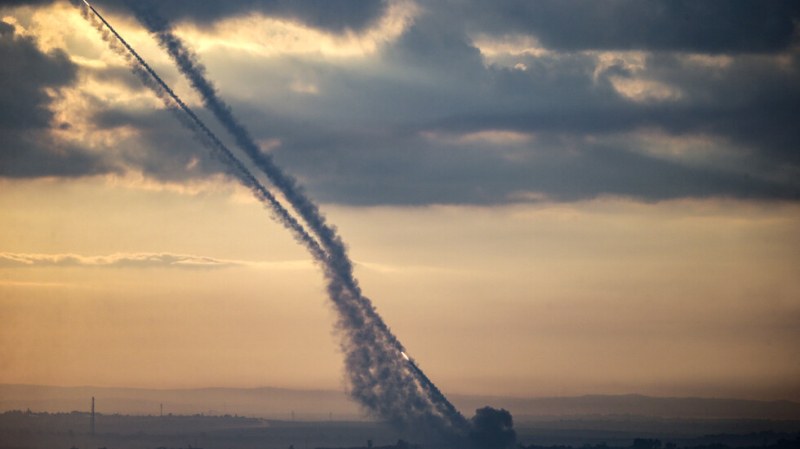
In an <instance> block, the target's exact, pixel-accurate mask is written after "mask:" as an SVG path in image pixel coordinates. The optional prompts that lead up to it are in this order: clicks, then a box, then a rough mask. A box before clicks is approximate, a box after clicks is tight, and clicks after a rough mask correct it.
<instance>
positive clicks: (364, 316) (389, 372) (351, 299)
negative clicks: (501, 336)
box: [83, 2, 465, 434]
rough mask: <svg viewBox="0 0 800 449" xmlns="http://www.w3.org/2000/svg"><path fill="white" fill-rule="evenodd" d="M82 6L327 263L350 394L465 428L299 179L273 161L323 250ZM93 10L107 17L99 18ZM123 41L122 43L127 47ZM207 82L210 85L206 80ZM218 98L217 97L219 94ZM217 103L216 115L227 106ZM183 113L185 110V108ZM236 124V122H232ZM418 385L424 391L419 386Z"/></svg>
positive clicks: (437, 424)
mask: <svg viewBox="0 0 800 449" xmlns="http://www.w3.org/2000/svg"><path fill="white" fill-rule="evenodd" d="M84 3H85V2H84ZM87 8H88V9H87ZM83 10H84V16H85V17H87V18H89V19H90V20H92V21H93V22H95V25H96V27H97V28H98V29H99V30H100V31H101V32H102V34H103V37H104V39H105V40H106V41H107V42H109V44H110V45H111V46H112V48H114V49H115V50H117V51H118V52H121V53H122V54H123V55H124V56H125V57H126V59H127V60H128V61H129V63H131V64H132V67H133V69H134V73H136V74H137V75H138V76H139V77H140V78H141V79H142V81H143V82H144V83H145V85H147V86H148V87H150V88H151V89H152V90H153V91H154V92H155V93H156V94H157V95H158V96H159V97H160V98H161V99H162V100H163V101H164V103H165V105H167V107H168V108H169V109H170V110H172V111H173V112H178V116H179V118H180V119H181V121H182V123H183V124H184V125H185V126H187V127H188V128H189V129H190V130H192V131H194V132H195V134H196V135H198V136H199V137H200V140H201V141H202V142H203V143H204V144H206V145H207V146H209V147H210V148H211V149H212V151H213V152H214V154H215V155H216V156H217V157H220V158H221V159H222V160H223V162H225V163H226V164H228V166H229V168H230V169H231V171H232V172H233V174H234V175H236V176H237V177H238V178H239V179H240V180H241V181H242V182H243V183H244V184H245V185H246V186H248V187H249V188H250V189H251V190H252V191H253V193H254V194H255V195H256V196H257V197H258V198H259V199H260V200H262V202H265V204H267V205H268V206H269V207H270V208H271V209H272V210H273V213H274V214H275V215H276V216H277V218H278V219H279V221H281V222H282V223H283V224H284V225H285V226H286V227H288V228H289V229H290V230H291V231H292V232H293V234H294V235H295V237H296V238H297V239H298V240H299V241H300V242H301V243H303V244H304V246H306V247H307V248H308V249H309V250H310V252H311V253H312V256H314V258H315V260H317V261H318V262H320V263H321V264H322V265H323V268H324V271H325V276H326V278H328V280H329V284H328V293H329V296H330V297H331V299H332V300H333V301H334V303H335V305H336V307H337V309H338V310H339V312H340V328H341V329H342V330H343V331H344V332H345V333H346V337H347V339H346V340H347V343H349V344H347V343H345V342H343V345H342V346H343V350H344V352H345V353H346V355H347V357H346V364H347V366H348V373H349V374H350V375H351V382H352V386H353V391H352V392H351V394H352V395H353V396H354V397H356V398H357V399H358V400H359V401H361V402H362V404H364V405H365V406H366V407H367V408H368V409H370V410H372V411H373V412H375V413H376V414H378V415H379V416H381V417H383V418H386V419H389V420H392V421H394V422H396V423H399V424H406V425H409V424H416V425H419V424H423V425H428V426H430V427H433V428H435V429H438V430H439V431H442V432H445V433H448V434H453V433H463V430H464V428H465V420H464V418H463V417H462V416H461V415H460V413H458V411H457V410H455V408H454V407H453V406H452V405H451V404H450V403H449V402H448V401H447V400H446V399H445V398H444V396H443V395H442V394H441V393H440V392H439V390H438V389H437V388H436V387H435V386H434V385H433V384H432V383H431V382H430V380H429V379H428V378H427V377H426V376H425V375H424V374H423V373H422V372H421V371H420V370H419V368H417V367H416V365H413V363H412V364H410V366H409V363H404V362H403V361H402V360H401V359H400V357H398V354H399V353H400V352H402V351H403V349H404V348H403V347H402V345H401V344H400V343H399V341H397V339H396V338H395V337H394V335H393V334H392V333H391V332H390V331H389V330H388V327H387V326H386V325H385V323H383V321H382V320H381V319H380V317H379V316H378V315H377V313H376V312H375V310H374V308H373V307H372V305H371V303H370V302H369V300H368V299H367V298H364V297H363V296H362V295H361V292H360V290H359V288H358V284H357V282H356V281H355V279H354V278H353V276H352V264H351V263H350V261H349V259H348V258H347V256H346V253H345V251H344V245H343V244H342V243H341V240H340V239H339V237H338V236H337V235H336V233H335V231H334V230H333V228H332V227H330V226H328V225H327V224H326V223H325V221H324V218H323V217H322V216H321V214H320V213H319V211H318V209H317V207H316V205H314V204H313V203H312V202H311V201H310V200H308V198H307V197H305V196H304V194H303V193H302V191H301V190H300V189H299V187H298V186H297V184H296V182H295V181H294V180H293V178H291V177H288V176H286V175H285V174H283V173H282V172H281V171H280V170H279V169H278V168H277V167H275V166H274V164H272V165H271V168H272V170H274V171H276V173H277V176H270V178H271V179H272V178H277V182H276V185H278V186H279V187H282V188H281V191H282V192H283V193H284V195H285V196H286V197H287V198H289V199H290V200H291V199H292V198H293V199H294V201H290V203H292V204H293V206H294V208H295V210H296V211H298V212H299V213H301V215H302V216H303V218H304V219H305V220H306V221H307V223H309V226H310V228H311V229H312V231H313V232H314V233H315V234H317V235H318V238H319V239H320V241H321V242H322V244H323V246H324V247H325V248H324V250H322V249H321V248H320V247H319V245H318V244H317V242H316V241H315V240H314V239H313V238H312V237H310V236H309V235H308V234H307V233H306V232H305V230H304V229H303V228H302V226H301V225H299V223H297V222H296V221H295V220H294V218H293V217H292V216H291V215H290V214H288V212H287V211H286V210H285V209H284V208H283V207H282V206H281V205H280V203H279V202H277V201H276V200H275V198H274V197H273V196H272V195H271V194H270V193H269V191H267V190H266V189H265V188H264V187H263V186H261V185H260V183H259V182H258V181H257V179H255V178H254V177H253V176H252V174H250V173H249V171H247V169H246V168H245V167H244V166H243V164H242V163H241V162H240V161H239V160H238V159H236V157H235V156H233V154H232V153H231V152H230V150H228V149H227V147H225V145H224V144H222V143H221V142H220V140H219V139H218V138H217V137H216V136H215V135H214V134H213V133H212V132H211V131H210V130H209V129H208V127H207V126H206V125H205V124H204V123H203V122H202V121H200V119H199V118H198V117H197V115H195V114H194V112H193V111H191V109H189V108H188V106H186V104H185V103H183V102H182V101H181V100H180V98H178V97H177V96H176V95H175V93H174V92H173V91H172V90H171V89H170V88H169V87H168V86H167V85H166V83H164V81H163V80H162V79H161V78H160V77H159V76H158V75H157V74H156V73H155V71H153V69H152V68H151V67H150V66H149V65H148V64H147V63H146V62H145V61H144V60H143V59H142V58H141V57H140V56H139V55H138V53H136V51H135V50H134V49H133V48H131V47H130V45H128V44H127V42H126V41H125V40H124V39H123V38H122V37H121V36H120V35H119V34H118V33H117V32H116V31H115V30H114V28H113V27H111V25H110V24H109V23H108V22H107V21H106V20H105V19H104V18H103V17H102V16H101V15H100V14H99V13H98V12H97V10H96V9H94V8H93V7H92V6H91V5H89V4H88V3H86V7H84V8H83ZM88 10H91V12H92V13H94V15H91V14H89V13H88ZM95 16H96V18H97V19H99V20H100V22H102V23H99V22H97V21H96V20H95ZM104 26H105V27H104ZM109 32H110V33H109ZM112 35H113V36H112ZM119 44H121V45H122V47H124V48H121V47H120V46H119ZM206 85H208V86H210V84H209V83H207V82H206ZM214 98H216V96H215V95H214ZM216 104H217V105H218V106H222V108H223V109H224V110H226V111H227V116H228V117H229V121H230V122H231V123H233V124H236V123H237V122H235V120H234V119H233V117H232V115H231V114H230V111H229V109H228V108H227V106H226V105H224V103H221V102H219V101H217V102H216ZM218 109H219V110H218V111H217V113H220V111H222V110H223V109H220V108H218ZM181 112H182V114H180V113H181ZM223 123H225V122H223ZM237 126H238V125H237ZM238 129H240V130H242V132H244V133H245V134H244V135H243V136H242V135H239V136H237V137H238V138H237V142H238V143H240V146H241V145H242V143H241V141H245V142H247V141H249V142H250V145H251V148H250V150H251V151H248V154H249V155H250V156H251V157H252V158H253V159H254V160H256V162H257V163H259V166H260V168H262V170H264V171H265V172H267V174H270V173H269V172H268V170H267V169H269V168H270V164H271V160H269V159H264V158H261V159H258V155H260V153H259V152H258V151H257V150H258V149H257V147H256V145H255V144H254V143H253V142H252V139H250V138H249V135H247V134H246V131H244V128H241V127H240V126H239V128H238ZM235 130H236V128H234V131H235ZM253 150H255V151H256V153H255V154H251V152H252V151H253ZM265 161H266V162H265ZM272 175H274V173H272ZM392 349H393V350H392ZM414 380H416V383H415V382H414ZM417 383H418V384H419V386H420V388H421V389H422V392H421V391H420V390H419V389H418V388H417ZM423 393H424V394H423Z"/></svg>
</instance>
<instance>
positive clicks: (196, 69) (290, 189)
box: [129, 2, 466, 430]
mask: <svg viewBox="0 0 800 449" xmlns="http://www.w3.org/2000/svg"><path fill="white" fill-rule="evenodd" d="M129 3H130V6H131V7H132V9H133V10H134V11H135V13H136V15H137V18H138V19H139V20H140V22H142V23H143V24H145V26H146V27H147V28H148V29H149V30H150V31H151V32H152V33H153V34H154V35H155V36H156V38H157V39H158V41H159V43H160V44H161V46H162V47H163V48H164V49H165V50H167V52H168V53H169V54H170V56H171V57H172V59H173V60H174V61H175V63H176V65H177V66H178V68H179V70H180V71H181V72H182V73H183V74H184V75H185V76H186V77H187V78H188V79H189V81H190V83H191V84H192V86H193V87H194V88H195V90H196V91H198V92H199V93H200V94H201V96H202V98H203V102H204V105H205V106H206V107H207V108H208V109H209V110H210V111H211V112H212V113H213V114H214V115H215V117H217V119H218V120H219V121H220V122H221V123H222V124H223V125H224V126H225V128H226V129H227V130H228V132H229V133H230V134H231V135H232V136H233V137H234V139H235V141H236V143H237V145H238V146H239V147H240V148H241V149H242V150H243V151H244V152H245V153H246V154H247V155H248V156H249V157H250V158H251V160H252V161H253V162H254V163H255V164H256V165H257V166H258V167H259V168H260V169H261V170H262V171H263V172H264V173H265V174H266V175H267V176H268V178H269V179H270V180H271V181H272V182H273V184H274V185H275V186H276V187H277V188H278V189H279V190H280V191H281V192H282V193H283V194H284V197H285V198H286V199H287V200H288V201H289V202H290V204H291V205H292V207H293V208H294V209H295V211H297V212H298V213H299V215H300V216H301V217H302V218H303V220H304V221H305V222H306V224H307V225H308V226H309V228H310V230H311V231H312V232H313V233H314V234H315V235H316V236H317V238H318V239H319V241H320V243H321V244H322V246H323V247H324V248H325V250H326V251H327V253H328V255H329V261H330V262H331V268H332V269H333V270H335V271H336V273H337V274H338V277H339V279H340V280H341V281H343V282H344V283H345V286H346V288H347V290H349V292H350V294H351V298H350V299H352V300H355V301H357V302H358V303H359V305H360V307H361V309H362V310H361V311H360V312H359V314H360V315H362V317H361V318H362V319H363V318H367V319H368V321H369V323H368V325H369V327H372V326H374V327H377V328H378V331H379V333H380V334H381V340H383V344H380V345H378V346H377V347H381V346H383V347H384V348H387V347H388V348H393V349H394V351H389V353H390V355H391V357H390V360H384V358H383V357H379V356H378V354H376V353H375V352H376V351H372V354H370V356H369V357H367V356H366V355H364V354H363V352H364V349H363V348H364V343H361V344H360V345H359V343H358V342H354V344H355V345H356V347H359V346H360V347H361V348H362V349H360V350H357V349H354V348H346V347H345V348H343V349H345V353H346V354H347V355H348V356H347V359H346V360H347V365H348V368H349V370H348V371H349V372H350V373H351V381H352V383H353V387H354V391H353V392H352V394H353V396H355V397H356V398H357V399H359V400H360V401H361V402H362V403H364V404H366V405H367V407H369V408H370V409H372V410H378V411H379V413H378V414H379V415H381V416H382V417H384V418H390V419H391V418H393V417H394V416H393V415H395V412H391V413H387V412H386V411H382V409H381V407H382V404H381V403H382V402H384V401H381V398H380V396H381V395H376V394H374V392H375V390H380V389H381V387H382V386H385V385H392V384H393V383H395V382H390V381H389V380H388V379H385V378H381V379H380V381H376V380H375V379H372V378H370V377H367V378H364V377H363V376H361V375H360V374H359V373H363V372H365V371H366V372H370V371H369V367H370V366H372V365H375V364H378V365H379V366H381V364H383V365H385V364H386V363H390V364H391V362H396V360H397V358H396V355H397V353H398V352H400V353H402V352H403V351H404V348H403V346H402V344H400V342H399V341H398V340H397V339H396V337H395V336H394V335H393V334H392V333H391V331H390V330H389V328H388V326H386V324H385V323H384V322H383V320H382V319H381V318H380V316H379V315H378V314H377V313H376V312H375V310H374V307H373V306H372V304H371V302H370V301H369V299H367V298H366V297H364V296H363V295H362V294H361V291H360V289H359V286H358V282H357V281H356V279H355V278H354V276H353V272H352V263H351V262H350V259H349V257H348V256H347V253H346V249H345V246H344V243H343V242H342V240H341V238H340V237H339V236H338V235H337V233H336V230H335V228H333V227H332V226H330V225H328V224H327V223H326V220H325V218H324V216H323V215H322V214H321V213H320V211H319V208H318V207H317V205H316V204H314V203H313V202H312V201H311V200H310V199H309V198H308V197H307V196H306V195H305V194H304V192H303V190H302V188H301V187H300V186H299V185H298V184H297V182H296V181H295V180H294V178H292V177H291V176H290V175H288V174H286V173H285V172H283V171H282V170H281V169H280V168H279V167H277V166H276V165H275V163H274V162H273V160H272V158H271V157H270V156H269V155H268V154H264V153H262V152H261V151H260V150H259V148H258V145H257V144H256V143H255V141H254V139H253V138H252V137H251V136H250V134H249V132H248V131H247V129H246V128H245V127H244V126H243V125H241V123H240V122H239V121H238V120H237V119H236V118H235V117H234V115H233V112H232V111H231V108H230V107H229V106H228V105H227V104H226V103H225V102H224V101H223V100H221V99H220V98H219V96H218V95H217V92H216V89H215V87H214V86H213V84H212V83H211V82H210V81H209V80H208V79H207V78H206V76H205V68H204V67H203V66H202V64H200V63H199V62H198V61H197V57H196V56H195V54H194V53H193V52H192V51H191V50H190V49H188V48H187V47H186V46H185V45H184V44H183V42H182V41H181V39H180V38H178V37H177V36H175V35H174V34H173V33H172V32H171V30H170V26H169V23H168V22H167V21H165V20H164V19H162V18H161V17H159V16H158V15H157V14H156V13H155V12H154V11H153V10H152V9H150V8H147V7H145V6H143V5H142V4H141V3H140V2H135V3H134V2H129ZM329 294H331V296H332V297H334V296H336V295H337V294H341V293H338V292H330V291H329ZM344 324H347V323H344ZM373 338H374V336H373ZM365 343H366V344H367V345H368V346H369V347H375V344H376V342H375V341H374V340H372V342H365ZM370 343H371V344H370ZM384 345H388V346H384ZM384 352H386V351H384ZM411 367H412V368H413V369H411V370H410V371H411V375H412V376H413V377H415V378H416V382H417V383H418V384H419V386H420V388H422V389H423V391H424V393H425V396H427V398H426V399H427V401H429V402H430V403H431V405H432V406H433V407H434V408H435V409H436V413H437V414H440V415H443V417H444V418H446V421H447V422H446V424H445V425H446V426H447V427H450V428H452V429H451V430H461V429H463V428H465V427H466V420H465V419H464V418H463V416H462V415H461V414H460V413H459V412H458V410H456V409H455V407H453V405H452V404H451V403H450V402H449V401H448V400H447V399H446V398H445V397H444V395H443V394H442V393H441V392H440V391H439V389H438V388H437V387H436V386H435V385H434V384H433V383H432V382H431V381H430V379H429V378H428V377H427V376H425V374H424V373H423V372H422V371H421V370H420V369H419V368H418V367H417V366H416V365H414V364H413V363H412V364H411ZM402 368H405V369H402V370H399V371H398V370H396V369H395V370H394V371H393V372H395V373H397V372H407V371H408V369H407V368H408V367H405V366H404V367H402ZM391 380H396V381H399V382H401V383H400V384H399V385H397V386H396V387H395V388H397V387H399V389H400V390H405V389H407V388H404V386H405V387H407V386H408V383H409V382H408V381H407V380H405V379H391ZM382 393H383V395H382V396H388V395H391V394H392V393H394V392H392V391H384V392H382ZM405 394H406V395H409V394H410V393H409V392H406V393H405ZM411 396H414V395H413V394H412V395H411ZM384 399H386V398H385V397H384ZM415 399H417V398H411V397H409V399H408V400H406V401H401V403H402V402H412V403H413V402H415ZM393 402H394V401H393Z"/></svg>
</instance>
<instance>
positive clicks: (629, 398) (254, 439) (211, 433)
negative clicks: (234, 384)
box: [0, 385, 800, 449]
mask: <svg viewBox="0 0 800 449" xmlns="http://www.w3.org/2000/svg"><path fill="white" fill-rule="evenodd" d="M91 397H95V399H96V413H97V415H96V423H95V426H96V427H95V435H94V436H92V435H91V414H90V412H89V410H90V407H91ZM0 398H2V400H0V410H3V411H4V413H3V414H2V415H0V447H2V448H8V449H23V448H28V449H39V448H42V449H44V448H51V447H70V446H74V447H78V448H95V447H108V448H112V447H113V448H123V449H124V448H130V449H139V448H141V449H149V448H153V449H155V448H157V447H174V448H178V447H183V448H188V447H194V448H223V447H228V448H242V449H247V448H284V449H285V448H288V447H289V446H290V445H293V446H294V447H295V448H297V449H300V448H305V447H308V448H316V447H366V445H367V441H368V440H371V441H372V442H373V444H374V445H375V446H386V445H395V444H396V443H397V442H398V441H399V440H403V441H406V442H408V443H411V444H420V445H422V446H423V447H436V444H435V443H431V442H429V441H426V435H424V434H418V433H416V432H414V431H413V430H407V431H402V430H398V429H396V428H393V427H392V426H390V425H388V424H383V423H380V422H378V421H375V420H374V419H370V418H368V417H366V415H364V414H362V413H360V412H359V409H358V407H357V406H356V404H354V403H353V402H352V401H351V400H349V399H348V398H347V397H346V395H345V394H344V393H342V392H334V391H303V390H289V389H278V388H257V389H236V388H207V389H187V390H149V389H124V388H95V387H74V388H64V387H44V386H33V385H0ZM451 398H452V400H453V402H454V403H455V404H456V405H457V406H458V407H459V408H460V409H461V410H463V411H464V412H465V414H469V411H470V410H471V409H475V408H478V407H482V406H484V405H486V404H492V405H493V406H495V407H503V408H507V409H508V410H509V411H511V412H512V414H513V415H514V419H515V421H514V424H515V429H516V432H517V443H518V444H520V445H523V446H530V445H535V446H541V447H550V446H559V445H565V446H566V445H568V446H573V447H583V446H586V445H601V444H603V443H605V444H607V445H609V446H613V447H632V446H633V445H634V442H635V441H636V440H637V439H638V440H642V441H643V440H652V441H655V440H658V441H660V442H662V444H664V445H666V443H668V442H672V443H675V444H676V445H677V446H678V447H703V446H704V445H711V444H718V445H722V444H724V445H727V446H729V447H756V446H757V447H762V446H770V445H775V446H774V447H783V446H777V444H778V442H779V441H780V440H785V441H798V440H797V439H798V438H800V404H798V403H794V402H789V401H772V402H766V401H746V400H733V399H702V398H655V397H646V396H639V395H624V396H582V397H553V398H528V399H525V398H508V397H505V398H503V397H478V396H459V395H453V396H451ZM162 407H163V415H162ZM642 441H640V444H644V443H642ZM717 447H719V448H722V447H723V446H717ZM786 447H792V446H786Z"/></svg>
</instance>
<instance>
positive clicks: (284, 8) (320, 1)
mask: <svg viewBox="0 0 800 449" xmlns="http://www.w3.org/2000/svg"><path fill="white" fill-rule="evenodd" d="M92 3H93V4H96V5H97V6H98V7H101V8H103V9H106V10H109V11H114V12H116V13H119V14H128V13H129V9H128V8H127V7H126V6H125V3H126V0H104V1H97V2H92ZM137 4H138V5H139V6H140V7H144V8H147V7H154V8H157V10H158V11H160V14H161V15H162V16H164V17H165V18H166V19H168V20H170V21H190V22H194V23H196V24H198V25H201V26H205V25H209V24H211V23H213V22H215V21H218V20H221V19H225V18H228V17H233V16H239V15H246V14H251V13H255V12H258V13H262V14H265V15H268V16H272V17H282V18H286V19H290V20H296V21H299V22H302V23H305V24H307V25H310V26H312V27H315V28H319V29H324V30H329V31H333V32H337V33H339V32H343V31H345V30H354V31H359V30H362V29H364V28H365V27H367V26H369V25H370V24H371V23H372V22H373V21H374V20H375V19H376V18H378V17H380V16H381V15H382V14H383V12H384V10H385V8H386V2H384V1H376V0H228V1H213V0H207V1H198V0H169V1H161V0H141V1H137Z"/></svg>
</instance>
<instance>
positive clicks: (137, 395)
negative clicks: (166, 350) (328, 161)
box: [0, 384, 800, 420]
mask: <svg viewBox="0 0 800 449" xmlns="http://www.w3.org/2000/svg"><path fill="white" fill-rule="evenodd" d="M92 396H94V397H95V398H96V403H97V411H98V412H100V413H105V414H112V413H122V414H141V415H158V414H159V412H160V405H161V404H163V406H164V414H169V413H173V414H183V415H185V414H210V415H225V414H229V415H243V416H256V417H264V418H272V419H292V417H294V419H297V420H326V419H334V420H362V419H365V418H364V415H363V414H362V413H361V412H360V409H359V407H358V405H357V404H355V403H354V402H353V401H351V400H350V399H349V398H348V397H347V396H346V395H345V394H344V393H343V392H340V391H328V390H292V389H283V388H271V387H264V388H200V389H167V390H156V389H142V388H107V387H51V386H40V385H2V384H0V411H6V410H27V409H30V410H32V411H49V412H58V411H60V412H69V411H73V410H79V411H88V410H89V409H90V407H91V397H92ZM450 399H451V400H452V401H453V403H454V404H455V405H456V406H457V407H458V408H459V409H460V410H462V412H463V413H464V414H465V415H467V416H472V414H473V412H474V410H475V409H477V408H479V407H483V406H485V405H491V406H493V407H502V408H505V409H507V410H510V411H511V412H512V413H513V415H514V418H515V419H517V420H521V419H535V420H548V419H560V418H576V417H586V418H601V417H605V418H611V417H617V418H618V417H624V416H627V417H644V418H664V419H770V420H800V403H797V402H790V401H750V400H741V399H709V398H657V397H649V396H641V395H613V396H612V395H592V396H576V397H548V398H513V397H494V396H469V395H452V396H451V397H450Z"/></svg>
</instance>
